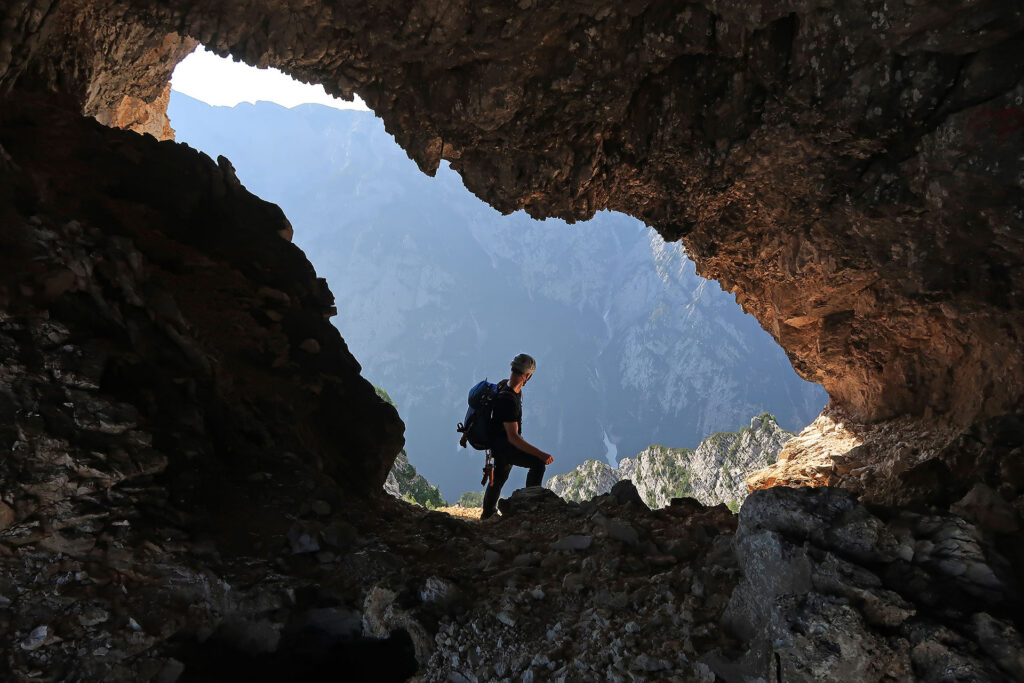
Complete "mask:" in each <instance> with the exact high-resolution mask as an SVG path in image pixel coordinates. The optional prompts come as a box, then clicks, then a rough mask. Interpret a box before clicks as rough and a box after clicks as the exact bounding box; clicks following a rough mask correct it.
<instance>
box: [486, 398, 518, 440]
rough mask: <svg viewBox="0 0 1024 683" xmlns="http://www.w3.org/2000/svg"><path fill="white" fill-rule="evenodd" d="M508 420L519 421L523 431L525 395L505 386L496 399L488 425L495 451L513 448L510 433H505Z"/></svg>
mask: <svg viewBox="0 0 1024 683" xmlns="http://www.w3.org/2000/svg"><path fill="white" fill-rule="evenodd" d="M506 422H518V423H519V433H520V434H522V433H523V396H522V394H517V393H516V392H514V391H511V390H508V389H504V387H503V390H502V391H501V392H500V393H499V394H498V396H497V398H495V399H494V404H493V407H492V409H491V421H490V423H488V425H487V428H488V431H489V432H490V437H491V450H493V451H505V450H508V449H509V448H511V445H510V444H509V442H508V434H506V433H505V423H506Z"/></svg>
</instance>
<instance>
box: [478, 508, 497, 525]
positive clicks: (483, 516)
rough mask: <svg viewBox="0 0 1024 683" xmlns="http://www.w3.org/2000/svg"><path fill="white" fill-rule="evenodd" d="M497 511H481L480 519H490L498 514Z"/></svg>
mask: <svg viewBox="0 0 1024 683" xmlns="http://www.w3.org/2000/svg"><path fill="white" fill-rule="evenodd" d="M497 512H498V511H497V510H484V511H483V512H481V513H480V521H481V522H482V521H484V520H485V519H490V518H491V517H493V516H494V515H495V514H497Z"/></svg>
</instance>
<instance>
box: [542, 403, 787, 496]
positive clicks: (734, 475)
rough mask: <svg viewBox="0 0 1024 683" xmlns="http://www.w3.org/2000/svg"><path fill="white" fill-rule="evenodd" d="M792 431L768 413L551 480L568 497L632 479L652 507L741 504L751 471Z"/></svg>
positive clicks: (589, 463)
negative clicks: (690, 502)
mask: <svg viewBox="0 0 1024 683" xmlns="http://www.w3.org/2000/svg"><path fill="white" fill-rule="evenodd" d="M792 436H793V435H792V434H791V433H789V432H787V431H785V430H783V429H781V428H780V427H779V425H778V424H777V423H776V422H775V418H774V417H772V416H771V415H768V414H764V415H760V416H758V417H755V418H754V419H752V420H751V421H750V426H749V427H744V428H743V429H741V430H740V431H739V432H717V433H715V434H712V435H711V436H710V437H708V438H707V439H705V440H704V441H702V442H701V443H700V445H698V446H697V448H696V449H694V450H690V449H688V448H668V447H666V446H649V447H647V448H646V449H644V450H643V451H641V452H640V453H638V454H637V455H636V456H635V457H632V458H623V459H622V460H620V461H619V466H618V468H612V467H609V466H608V465H605V464H604V463H601V462H597V461H596V460H588V461H587V462H586V463H584V464H583V465H580V466H579V467H577V468H576V469H575V470H573V471H571V472H567V473H566V474H559V475H556V476H554V477H551V479H549V480H548V481H547V483H546V486H547V487H548V488H549V489H551V490H552V491H554V492H555V493H557V494H558V495H560V496H562V497H563V498H565V499H566V500H573V501H585V500H589V499H591V498H593V497H594V496H597V495H600V494H603V493H608V492H609V491H611V489H612V486H614V485H615V484H616V483H618V482H619V481H622V480H626V479H628V480H630V481H631V482H632V483H633V485H634V486H635V487H636V489H637V491H639V493H640V496H641V498H643V500H644V502H645V503H647V505H649V506H650V507H655V508H660V507H665V506H666V505H668V504H669V502H670V501H671V499H672V498H682V497H692V498H696V499H697V500H699V501H700V502H701V503H703V504H704V505H718V504H720V503H726V504H727V505H729V507H730V508H732V509H735V510H738V509H739V505H740V503H742V502H743V500H744V499H745V498H746V497H747V484H746V480H747V475H748V474H750V473H751V472H752V471H754V470H760V469H762V468H763V467H764V466H765V465H767V464H771V463H773V462H775V461H776V459H777V458H778V457H779V452H780V451H782V449H783V446H784V445H785V444H786V442H787V441H789V440H790V439H791V438H792Z"/></svg>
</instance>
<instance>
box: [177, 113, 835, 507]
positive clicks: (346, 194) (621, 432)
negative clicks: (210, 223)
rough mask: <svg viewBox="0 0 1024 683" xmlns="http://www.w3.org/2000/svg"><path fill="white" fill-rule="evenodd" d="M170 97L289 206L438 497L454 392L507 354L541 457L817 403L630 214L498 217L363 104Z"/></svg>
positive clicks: (663, 437)
mask: <svg viewBox="0 0 1024 683" xmlns="http://www.w3.org/2000/svg"><path fill="white" fill-rule="evenodd" d="M170 114H171V119H172V123H173V125H174V127H175V129H176V130H177V132H178V139H179V140H180V141H186V142H188V143H189V144H192V145H193V146H196V147H198V148H200V149H202V150H204V151H207V152H208V153H209V154H211V155H217V154H224V155H225V156H227V157H228V158H229V159H230V160H231V161H232V163H233V164H234V166H235V168H236V169H237V172H238V177H239V178H240V179H241V181H242V182H243V183H244V184H245V185H246V186H247V187H248V188H249V189H250V190H251V191H253V192H255V193H256V194H258V195H260V196H261V197H263V198H265V199H267V200H269V201H273V202H276V203H278V204H279V205H280V206H281V208H282V209H283V210H284V211H285V213H286V215H287V216H288V218H289V219H290V220H291V222H292V225H293V226H294V228H295V241H296V243H297V244H298V245H299V246H301V247H302V248H303V250H305V251H306V253H307V254H308V255H309V256H310V258H311V260H312V261H313V263H314V265H315V266H316V268H317V271H318V273H319V274H320V275H321V276H324V277H326V278H327V280H328V282H329V283H330V286H331V289H332V291H333V292H334V293H335V295H336V297H337V299H338V302H337V303H338V316H337V317H336V318H335V319H334V322H335V324H336V325H337V326H338V328H339V329H340V330H341V333H342V335H343V336H344V337H345V340H346V342H347V343H348V345H349V347H350V349H351V350H352V352H353V354H354V355H355V356H356V358H357V359H359V361H360V363H361V364H362V367H363V375H364V376H366V377H367V378H369V379H370V380H371V381H373V382H374V383H375V384H380V385H383V386H386V387H388V390H389V391H390V392H391V394H392V395H393V396H394V397H395V399H396V401H397V402H398V404H399V405H400V406H401V414H402V418H403V419H404V420H405V423H406V439H407V444H408V449H409V452H410V453H411V454H412V458H413V460H414V462H415V465H416V468H417V469H418V470H419V472H420V473H422V474H423V475H424V476H425V477H426V478H427V479H429V480H430V481H432V482H434V483H436V484H437V485H438V486H439V487H440V488H441V490H442V491H443V492H444V494H445V495H446V496H447V497H448V498H455V497H457V496H458V495H459V494H460V493H461V492H462V491H465V490H469V489H475V488H477V487H478V485H479V479H478V477H479V467H480V466H481V464H482V459H483V458H482V455H481V454H478V453H472V454H471V455H470V456H469V457H467V456H466V455H464V454H465V453H467V452H466V451H460V450H459V448H458V445H457V441H458V438H457V434H456V432H455V423H456V422H457V421H459V420H460V419H462V416H463V413H464V411H465V400H466V392H467V391H468V390H469V388H470V387H471V386H472V385H473V384H474V383H476V382H477V381H478V380H480V379H482V378H484V377H485V376H486V377H489V378H490V379H492V380H497V379H500V378H502V377H505V376H507V373H508V361H509V360H510V359H511V358H512V356H514V355H515V354H516V353H520V352H527V353H530V354H532V355H533V356H534V357H536V358H537V360H538V372H537V374H536V375H535V377H534V378H533V379H532V380H531V382H530V386H529V387H528V388H527V390H526V392H525V398H524V411H525V412H524V435H525V436H526V437H527V439H530V440H532V441H534V442H536V443H537V444H538V445H540V446H541V447H542V448H544V449H545V450H548V451H550V452H552V453H553V454H554V455H555V457H556V462H555V464H554V465H553V466H552V468H550V469H549V472H552V473H556V472H564V471H568V470H569V469H571V468H573V467H575V466H576V465H578V464H580V463H582V462H583V461H584V460H586V459H588V458H591V459H593V458H602V457H603V458H605V459H606V460H609V461H610V462H615V461H616V460H617V458H616V455H615V454H616V452H623V453H637V452H639V451H640V450H641V449H642V448H644V446H645V445H647V444H649V443H652V442H657V443H697V442H698V441H700V440H701V439H702V438H704V437H706V436H708V435H709V434H711V433H712V432H714V431H716V430H720V429H737V428H739V427H740V426H742V425H744V424H745V423H746V422H747V420H748V419H749V416H750V415H754V414H758V413H760V412H762V411H769V412H772V413H773V414H775V415H777V416H778V418H779V420H780V422H781V423H782V424H783V425H784V426H786V427H787V428H789V429H793V430H795V429H798V428H801V427H803V426H804V425H805V424H807V423H808V422H810V421H811V420H812V419H813V418H814V417H815V416H816V415H817V414H818V412H819V411H820V409H821V407H822V405H823V404H824V402H825V400H826V397H825V393H824V391H823V390H821V388H820V387H818V386H816V385H811V384H809V383H807V382H804V381H802V380H800V379H799V378H798V377H797V376H796V374H795V373H794V372H793V370H792V368H791V366H790V364H789V361H788V360H787V359H786V356H785V354H784V353H783V352H782V350H781V349H780V348H779V347H778V346H777V345H776V344H775V342H774V341H773V340H772V339H771V338H770V337H769V336H768V335H767V334H766V333H765V332H764V331H763V330H761V329H760V328H759V327H758V325H757V323H756V321H755V320H754V319H753V318H752V317H750V316H747V315H744V314H743V313H742V311H741V310H740V308H739V307H738V306H737V305H736V304H735V302H734V300H733V297H732V296H731V295H728V294H726V293H724V292H722V291H721V290H720V289H719V287H718V286H717V285H716V284H715V283H713V282H707V281H705V280H703V279H701V278H699V277H698V276H697V275H696V274H695V273H694V268H693V264H692V263H691V262H690V261H689V260H688V259H687V258H686V256H685V254H684V253H683V252H682V250H681V249H680V248H679V247H678V246H677V245H673V244H665V243H664V242H663V241H662V240H661V239H660V237H658V236H657V235H656V234H655V233H654V232H653V231H650V230H648V229H647V228H646V227H644V226H643V225H642V224H640V223H639V222H637V221H635V220H633V219H631V218H628V217H626V216H622V215H617V214H610V213H602V214H599V215H598V216H597V217H596V218H595V219H594V220H592V221H590V222H588V223H585V224H576V225H573V226H568V225H566V224H564V223H562V222H560V221H555V220H548V221H545V222H544V223H543V224H542V223H541V222H538V221H533V220H531V219H529V218H528V217H527V216H525V215H524V214H522V213H521V212H520V213H517V214H513V215H511V216H500V215H499V214H498V213H497V212H495V211H494V210H492V209H491V208H490V207H488V206H487V205H485V204H483V203H482V202H480V201H479V200H477V199H476V198H475V197H473V196H472V195H470V194H469V193H468V192H467V191H466V190H465V189H464V188H463V186H462V184H461V181H460V179H459V177H458V176H457V175H456V174H455V173H453V172H452V171H450V170H449V169H448V168H447V166H445V165H442V168H441V169H439V171H438V173H437V177H436V178H428V177H427V176H425V175H423V174H422V173H420V172H419V170H418V169H417V168H416V166H415V164H413V163H412V162H411V161H410V160H409V159H408V158H407V157H406V155H405V153H404V152H403V151H402V150H401V149H400V148H398V146H397V145H395V144H394V141H393V140H392V139H391V138H390V136H388V135H387V133H385V132H384V130H383V126H382V125H381V123H380V121H379V120H377V119H376V118H374V116H373V115H372V113H368V112H355V111H338V110H334V109H329V108H326V107H320V106H316V105H304V106H301V107H297V108H295V109H293V110H287V109H284V108H282V107H279V106H277V105H273V104H269V103H260V104H257V105H247V104H243V105H239V106H238V107H235V108H220V107H210V106H207V105H205V104H202V103H200V102H196V101H195V100H190V99H189V98H187V97H184V96H182V95H179V94H174V96H173V97H172V100H171V107H170ZM606 438H607V442H608V443H610V444H612V448H611V449H606V447H605V443H606V441H605V439H606ZM521 476H522V473H521V472H520V471H516V472H515V473H514V474H513V476H512V480H511V481H510V483H509V485H510V486H518V485H520V483H521V481H522V479H521Z"/></svg>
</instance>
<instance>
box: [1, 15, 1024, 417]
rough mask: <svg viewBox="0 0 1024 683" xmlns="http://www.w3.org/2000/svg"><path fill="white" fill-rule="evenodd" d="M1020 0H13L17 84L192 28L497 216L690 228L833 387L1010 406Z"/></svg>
mask: <svg viewBox="0 0 1024 683" xmlns="http://www.w3.org/2000/svg"><path fill="white" fill-rule="evenodd" d="M1022 30H1024V12H1022V9H1021V6H1020V4H1019V3H1007V2H999V1H989V2H978V3H966V2H954V3H938V2H925V3H902V2H898V3H881V2H877V3H876V2H870V3H856V4H852V5H851V4H843V5H837V6H833V5H832V4H831V3H806V2H795V3H794V2H785V3H766V2H738V1H729V0H722V1H714V2H711V1H709V2H703V3H676V2H622V3H611V2H588V1H581V2H561V3H545V2H538V1H536V0H522V1H521V2H519V3H517V4H514V5H513V4H510V3H503V2H502V3H499V2H467V1H465V0H463V1H455V2H446V3H438V2H431V1H422V2H365V3H327V2H309V1H305V0H304V1H302V2H288V1H279V2H271V1H261V2H254V1H251V2H204V3H196V2H182V1H180V0H178V1H172V2H167V3H152V2H142V1H138V0H136V1H133V2H113V3H93V2H84V1H82V0H78V1H70V0H64V1H53V2H45V1H43V2H21V3H13V7H12V8H11V11H9V13H8V18H7V20H6V21H5V22H4V25H3V29H2V31H3V35H2V39H3V41H4V42H3V45H4V46H5V47H6V49H5V50H4V51H3V55H2V57H0V83H2V84H3V88H4V90H5V91H6V92H8V93H10V92H17V91H23V90H36V91H39V90H42V91H47V92H52V93H58V94H60V95H62V96H65V97H66V98H67V101H68V102H69V103H71V105H73V106H75V107H78V108H80V109H81V110H82V111H83V112H85V113H87V114H90V115H93V116H95V117H97V118H98V119H100V120H101V121H108V122H109V121H113V120H116V119H117V118H118V117H117V114H116V112H117V110H118V107H119V106H120V105H121V103H122V101H123V99H124V98H125V97H126V96H127V97H134V98H138V99H140V100H142V101H147V102H149V101H154V100H157V99H158V98H159V97H160V95H161V94H162V93H164V92H165V90H166V85H167V81H168V78H169V76H170V73H171V71H172V70H173V68H174V66H175V64H176V63H177V61H179V60H180V59H181V58H182V57H183V56H184V55H185V54H187V52H188V51H189V50H191V49H192V47H193V46H194V45H195V44H196V42H197V41H198V42H201V43H202V44H204V45H206V46H208V47H209V48H210V49H212V50H214V51H215V52H218V53H220V54H223V55H228V54H230V55H231V56H233V57H235V58H237V59H241V60H243V61H245V62H248V63H249V64H252V65H256V66H275V67H278V68H281V69H282V70H284V71H285V72H287V73H290V74H292V75H294V76H296V77H298V78H300V79H302V80H305V81H310V82H318V83H322V84H323V85H324V86H325V88H326V89H327V90H328V92H331V93H333V94H335V95H339V96H342V97H351V96H352V95H353V94H358V95H359V96H361V97H362V98H363V99H364V100H365V101H366V102H367V103H368V105H369V106H370V107H371V108H372V109H373V110H374V111H375V112H376V114H377V115H378V116H380V117H381V118H382V119H383V120H384V123H385V125H386V127H387V130H388V131H389V132H390V133H391V134H392V135H394V137H395V139H396V141H397V142H398V144H400V145H401V146H402V147H403V148H404V149H405V150H406V151H407V153H408V154H409V156H410V157H411V158H412V159H414V160H415V161H416V163H417V164H418V165H419V167H420V168H421V169H422V170H423V171H424V172H426V173H433V172H434V170H435V169H436V168H437V166H438V164H439V163H440V161H441V160H442V159H446V160H448V161H450V162H451V165H452V167H453V168H455V169H456V170H457V171H458V172H459V173H460V174H461V175H462V178H463V180H464V182H465V184H466V187H467V188H469V189H470V190H471V191H472V192H474V193H475V194H476V195H478V196H479V197H481V198H482V199H484V200H485V201H487V202H489V203H490V204H491V205H492V206H494V207H495V208H497V209H498V210H500V211H503V212H511V211H515V210H518V209H524V210H526V211H527V212H528V213H529V214H530V215H532V216H535V217H538V218H541V217H549V216H554V217H560V218H564V219H567V220H570V221H572V220H584V219H586V218H588V217H590V216H592V215H593V214H594V212H595V211H598V210H602V209H611V210H616V211H621V212H624V213H627V214H630V215H632V216H635V217H637V218H639V219H641V220H644V221H645V222H647V223H648V224H650V225H652V226H654V227H655V228H657V229H658V230H659V231H660V232H661V233H662V234H663V235H664V236H665V237H666V238H668V239H673V240H675V239H678V240H681V242H682V243H683V245H684V246H685V247H686V249H687V251H688V253H689V254H690V255H691V257H692V258H693V259H694V260H695V262H696V263H697V266H698V270H699V272H700V273H701V274H702V275H704V276H706V277H709V278H714V279H716V280H718V282H719V283H720V284H721V285H722V287H723V288H725V289H726V290H728V291H731V292H734V293H735V294H736V297H737V300H738V302H739V303H740V304H741V305H742V306H743V308H744V310H746V311H747V312H749V313H752V314H753V315H755V316H756V317H757V319H758V320H759V321H760V323H761V325H762V326H763V327H764V328H765V329H766V330H767V331H768V332H770V333H771V334H772V335H773V336H774V337H775V338H776V339H777V340H778V341H779V343H780V344H781V345H782V347H783V348H784V349H785V350H786V352H787V354H788V355H789V357H790V359H791V360H792V362H793V365H794V367H795V368H796V369H797V371H798V372H799V373H800V374H801V375H802V376H804V377H805V378H807V379H809V380H812V381H815V382H819V383H821V384H823V385H824V386H825V388H826V389H827V390H828V392H829V394H830V396H831V398H832V402H833V406H835V407H836V408H837V409H840V410H842V411H844V412H845V413H846V414H848V415H849V416H851V417H852V418H854V419H857V420H860V421H862V422H873V421H878V420H883V419H887V418H893V417H896V416H900V415H919V416H920V415H923V416H930V415H942V416H945V417H946V418H948V419H949V420H951V421H953V422H955V423H957V424H962V425H966V424H968V423H970V422H971V421H973V420H975V419H978V418H980V417H986V416H991V415H998V414H1001V413H1005V412H1008V411H1010V410H1013V409H1015V408H1016V407H1018V406H1019V402H1020V399H1021V396H1022V393H1024V364H1022V355H1021V354H1020V352H1019V348H1020V339H1021V333H1022V331H1024V317H1022V315H1021V313H1020V311H1021V304H1022V292H1021V282H1022V278H1021V261H1022V258H1024V243H1022V242H1024V227H1022V226H1024V161H1022V160H1021V157H1020V150H1021V149H1024V108H1022V106H1021V102H1022V99H1024V81H1022V77H1024V32H1022Z"/></svg>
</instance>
